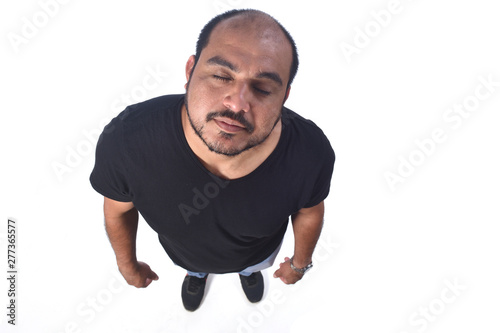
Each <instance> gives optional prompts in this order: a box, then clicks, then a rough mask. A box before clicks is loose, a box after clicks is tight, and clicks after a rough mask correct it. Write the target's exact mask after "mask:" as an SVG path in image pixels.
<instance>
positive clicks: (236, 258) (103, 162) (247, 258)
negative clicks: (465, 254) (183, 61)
mask: <svg viewBox="0 0 500 333" xmlns="http://www.w3.org/2000/svg"><path fill="white" fill-rule="evenodd" d="M183 102H184V95H168V96H161V97H157V98H154V99H151V100H148V101H145V102H143V103H139V104H135V105H131V106H129V107H127V108H126V109H125V111H123V112H122V113H120V114H119V115H118V116H117V117H116V118H114V119H113V120H112V121H111V122H110V123H109V124H108V125H107V126H106V127H105V129H104V131H103V133H102V134H101V136H100V138H99V142H98V144H97V149H96V161H95V167H94V170H93V171H92V174H91V176H90V181H91V184H92V186H93V187H94V189H95V190H96V191H97V192H99V193H100V194H102V195H104V196H106V197H108V198H110V199H113V200H117V201H123V202H130V201H132V202H133V203H134V205H135V207H136V208H137V209H138V210H139V212H140V213H141V215H142V216H143V218H144V220H145V221H146V222H147V223H148V224H149V225H150V226H151V228H153V229H154V230H155V231H156V232H157V233H158V235H159V239H160V243H161V244H162V245H163V247H164V249H165V251H166V252H167V253H168V255H169V256H170V258H171V259H172V260H173V261H174V262H175V263H176V264H177V265H179V266H181V267H183V268H185V269H187V270H190V271H194V272H208V273H229V272H239V271H241V270H243V269H245V268H246V267H249V266H252V265H255V264H257V263H259V262H261V261H263V260H264V259H266V258H267V257H268V256H269V255H270V254H271V253H272V252H273V251H274V250H275V249H276V247H277V246H278V245H279V244H280V242H281V240H282V239H283V236H284V234H285V231H286V228H287V225H288V219H289V217H290V216H291V215H292V214H294V213H295V212H297V211H299V210H300V209H301V208H304V207H312V206H315V205H317V204H319V203H320V202H321V201H323V200H324V199H325V198H326V197H327V195H328V192H329V189H330V180H331V176H332V172H333V164H334V161H335V155H334V152H333V150H332V148H331V146H330V143H329V142H328V139H327V138H326V136H325V135H324V134H323V132H322V131H321V130H320V129H319V128H318V127H317V126H316V125H315V124H314V123H313V122H311V121H309V120H306V119H304V118H302V117H301V116H299V115H298V114H296V113H294V112H293V111H291V110H289V109H287V108H285V107H283V117H282V124H283V127H282V133H281V137H280V139H279V142H278V144H277V146H276V148H275V150H274V151H273V152H272V153H271V155H270V156H269V157H268V158H267V159H266V160H265V161H264V162H263V163H262V164H261V165H260V166H259V167H257V169H255V170H254V171H253V172H251V173H250V174H248V175H247V176H244V177H241V178H238V179H235V180H225V179H221V178H219V177H217V176H215V175H214V174H212V173H211V172H209V171H208V170H207V169H206V168H205V167H204V166H203V164H202V163H201V162H200V161H199V160H198V158H197V157H196V155H195V154H194V153H193V151H192V150H191V148H190V147H189V145H188V143H187V141H186V138H185V136H184V132H183V129H182V124H181V109H182V105H183Z"/></svg>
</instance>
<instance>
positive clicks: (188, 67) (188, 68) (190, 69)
mask: <svg viewBox="0 0 500 333" xmlns="http://www.w3.org/2000/svg"><path fill="white" fill-rule="evenodd" d="M194 64H195V60H194V55H192V56H190V57H189V59H188V61H187V63H186V80H187V81H189V79H190V78H191V74H193V69H194ZM184 88H187V83H186V84H185V85H184Z"/></svg>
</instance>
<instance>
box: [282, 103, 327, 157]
mask: <svg viewBox="0 0 500 333" xmlns="http://www.w3.org/2000/svg"><path fill="white" fill-rule="evenodd" d="M282 121H283V126H284V129H285V131H286V132H287V138H288V141H289V145H290V146H291V148H293V149H294V150H295V151H300V152H301V153H302V154H305V155H306V156H307V157H311V158H315V159H316V158H320V157H326V158H329V159H330V160H333V161H334V160H335V153H334V151H333V149H332V146H331V144H330V141H329V140H328V138H327V136H326V135H325V133H324V132H323V130H322V129H321V128H320V127H319V126H318V125H316V124H315V123H314V122H313V121H312V120H309V119H306V118H304V117H302V116H301V115H299V114H298V113H296V112H294V111H292V110H290V109H288V108H286V107H284V108H283V114H282Z"/></svg>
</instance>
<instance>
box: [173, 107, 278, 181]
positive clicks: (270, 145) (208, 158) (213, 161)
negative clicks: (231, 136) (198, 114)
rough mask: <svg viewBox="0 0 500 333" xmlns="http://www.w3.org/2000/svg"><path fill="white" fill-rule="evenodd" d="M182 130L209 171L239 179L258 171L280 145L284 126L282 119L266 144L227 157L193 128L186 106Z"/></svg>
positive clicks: (183, 113)
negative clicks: (215, 149) (213, 148)
mask: <svg viewBox="0 0 500 333" xmlns="http://www.w3.org/2000/svg"><path fill="white" fill-rule="evenodd" d="M182 128H183V131H184V136H185V137H186V141H187V143H188V145H189V147H190V148H191V150H192V151H193V153H194V154H195V155H196V156H197V157H198V159H199V160H200V162H201V163H202V164H203V165H204V166H205V168H207V170H209V171H210V172H211V173H213V174H214V175H216V176H219V177H221V178H224V179H237V178H241V177H244V176H246V175H248V174H249V173H251V172H252V171H254V170H255V169H257V167H258V166H259V165H261V164H262V163H263V162H264V161H265V160H266V159H267V158H268V157H269V155H271V153H272V152H273V151H274V149H275V148H276V146H277V145H278V141H279V139H280V136H281V128H282V126H281V119H280V120H279V121H278V122H277V124H276V126H275V127H274V128H273V130H272V131H271V134H270V135H269V137H268V138H267V139H266V140H265V141H264V142H262V143H261V144H259V145H258V146H255V147H253V148H251V149H248V150H246V151H244V152H242V153H241V154H238V155H236V156H225V155H222V154H218V153H215V152H213V151H211V150H210V149H208V147H207V146H206V145H205V143H204V142H203V141H202V140H201V139H200V137H198V135H197V134H196V132H195V131H194V129H193V128H192V127H191V124H190V122H189V118H188V115H187V111H186V107H185V106H183V107H182Z"/></svg>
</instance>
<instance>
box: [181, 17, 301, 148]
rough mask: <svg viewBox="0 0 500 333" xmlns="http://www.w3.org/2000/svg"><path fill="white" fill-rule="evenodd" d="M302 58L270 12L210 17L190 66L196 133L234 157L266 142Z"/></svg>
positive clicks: (191, 108)
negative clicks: (299, 58)
mask: <svg viewBox="0 0 500 333" xmlns="http://www.w3.org/2000/svg"><path fill="white" fill-rule="evenodd" d="M297 67H298V57H297V51H296V47H295V43H294V42H293V39H292V37H291V36H290V34H289V33H288V32H287V31H286V30H285V29H284V28H283V27H282V26H281V25H280V24H279V23H278V22H277V21H276V20H275V19H273V18H272V17H271V16H269V15H268V14H265V13H263V12H260V11H256V10H234V11H230V12H227V13H224V14H222V15H219V16H217V17H215V18H214V19H212V20H211V21H210V22H209V23H208V24H207V25H206V26H205V27H204V28H203V30H202V32H201V33H200V37H199V40H198V44H197V48H196V55H194V56H191V57H190V58H189V60H188V62H187V64H186V77H187V79H188V83H187V84H186V90H187V91H186V103H185V106H186V109H187V113H188V117H189V121H190V123H191V126H192V128H193V129H194V131H195V133H196V134H197V135H198V136H199V137H200V138H201V140H202V141H203V142H204V143H205V144H206V145H207V147H208V148H209V149H210V150H211V151H214V152H216V153H219V154H223V155H227V156H235V155H238V154H240V153H241V152H243V151H246V150H248V149H250V148H252V147H255V146H257V145H259V144H261V143H262V142H264V141H265V140H266V139H267V137H268V136H269V135H270V134H271V132H272V131H273V129H274V128H275V126H276V124H277V123H278V122H279V120H280V117H281V109H282V106H283V104H284V102H285V100H286V99H287V97H288V94H289V91H290V84H291V82H292V81H293V78H294V77H295V74H296V72H297Z"/></svg>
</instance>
